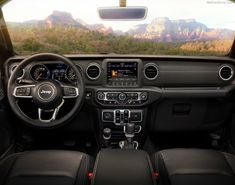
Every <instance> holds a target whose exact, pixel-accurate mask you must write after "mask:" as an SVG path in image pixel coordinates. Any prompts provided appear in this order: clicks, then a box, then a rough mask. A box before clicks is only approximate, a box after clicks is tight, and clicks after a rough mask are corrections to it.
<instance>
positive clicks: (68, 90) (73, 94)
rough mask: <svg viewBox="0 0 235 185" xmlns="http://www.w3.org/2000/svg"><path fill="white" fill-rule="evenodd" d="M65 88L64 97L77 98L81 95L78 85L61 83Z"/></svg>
mask: <svg viewBox="0 0 235 185" xmlns="http://www.w3.org/2000/svg"><path fill="white" fill-rule="evenodd" d="M61 87H62V89H63V98H64V99H68V98H77V97H78V96H79V90H78V88H77V87H74V86H69V85H61Z"/></svg>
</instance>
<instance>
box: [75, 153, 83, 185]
mask: <svg viewBox="0 0 235 185" xmlns="http://www.w3.org/2000/svg"><path fill="white" fill-rule="evenodd" d="M82 160H83V155H82V158H81V161H80V163H79V166H78V168H77V173H76V174H77V175H76V179H75V181H74V185H76V184H77V179H78V174H79V169H80V167H81V164H82Z"/></svg>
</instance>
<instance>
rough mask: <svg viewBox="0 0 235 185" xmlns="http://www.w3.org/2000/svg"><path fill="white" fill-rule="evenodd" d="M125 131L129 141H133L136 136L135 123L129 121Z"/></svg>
mask: <svg viewBox="0 0 235 185" xmlns="http://www.w3.org/2000/svg"><path fill="white" fill-rule="evenodd" d="M124 133H125V136H126V139H127V141H128V142H130V143H132V142H133V137H134V136H135V124H134V123H127V124H126V125H125V126H124Z"/></svg>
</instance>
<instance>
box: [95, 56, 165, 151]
mask: <svg viewBox="0 0 235 185" xmlns="http://www.w3.org/2000/svg"><path fill="white" fill-rule="evenodd" d="M102 69H103V74H104V79H103V86H102V87H100V88H96V89H95V92H94V93H95V101H96V103H97V104H98V105H99V107H100V109H99V111H100V112H99V116H100V120H101V132H102V133H103V138H102V140H103V144H104V145H105V147H111V148H138V146H140V145H141V144H140V143H141V142H142V139H143V137H144V136H143V133H144V132H143V131H144V123H145V115H146V110H147V109H145V106H147V105H148V104H149V103H151V102H153V101H155V100H156V99H158V98H159V97H160V96H161V93H159V91H156V89H153V90H151V89H150V88H143V87H142V78H143V75H142V73H143V69H144V68H143V62H142V61H141V60H140V59H105V60H104V61H103V62H102ZM128 124H129V125H130V124H134V130H133V134H126V133H125V128H127V127H128ZM107 129H108V130H110V132H109V134H107ZM101 135H102V134H101ZM107 135H108V136H107ZM130 135H133V137H129V139H127V137H126V136H130ZM108 138H109V139H108ZM128 140H129V141H130V140H131V142H128ZM120 142H122V144H120ZM133 143H136V144H133ZM139 144H140V145H139Z"/></svg>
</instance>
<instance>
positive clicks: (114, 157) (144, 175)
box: [91, 149, 156, 185]
mask: <svg viewBox="0 0 235 185" xmlns="http://www.w3.org/2000/svg"><path fill="white" fill-rule="evenodd" d="M91 184H92V185H155V184H156V183H155V180H154V178H153V170H152V166H151V163H150V160H149V156H148V154H147V153H146V152H144V151H141V150H120V149H112V150H111V149H107V150H102V151H101V152H100V153H99V154H98V156H97V158H96V163H95V168H94V176H93V179H92V183H91Z"/></svg>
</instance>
